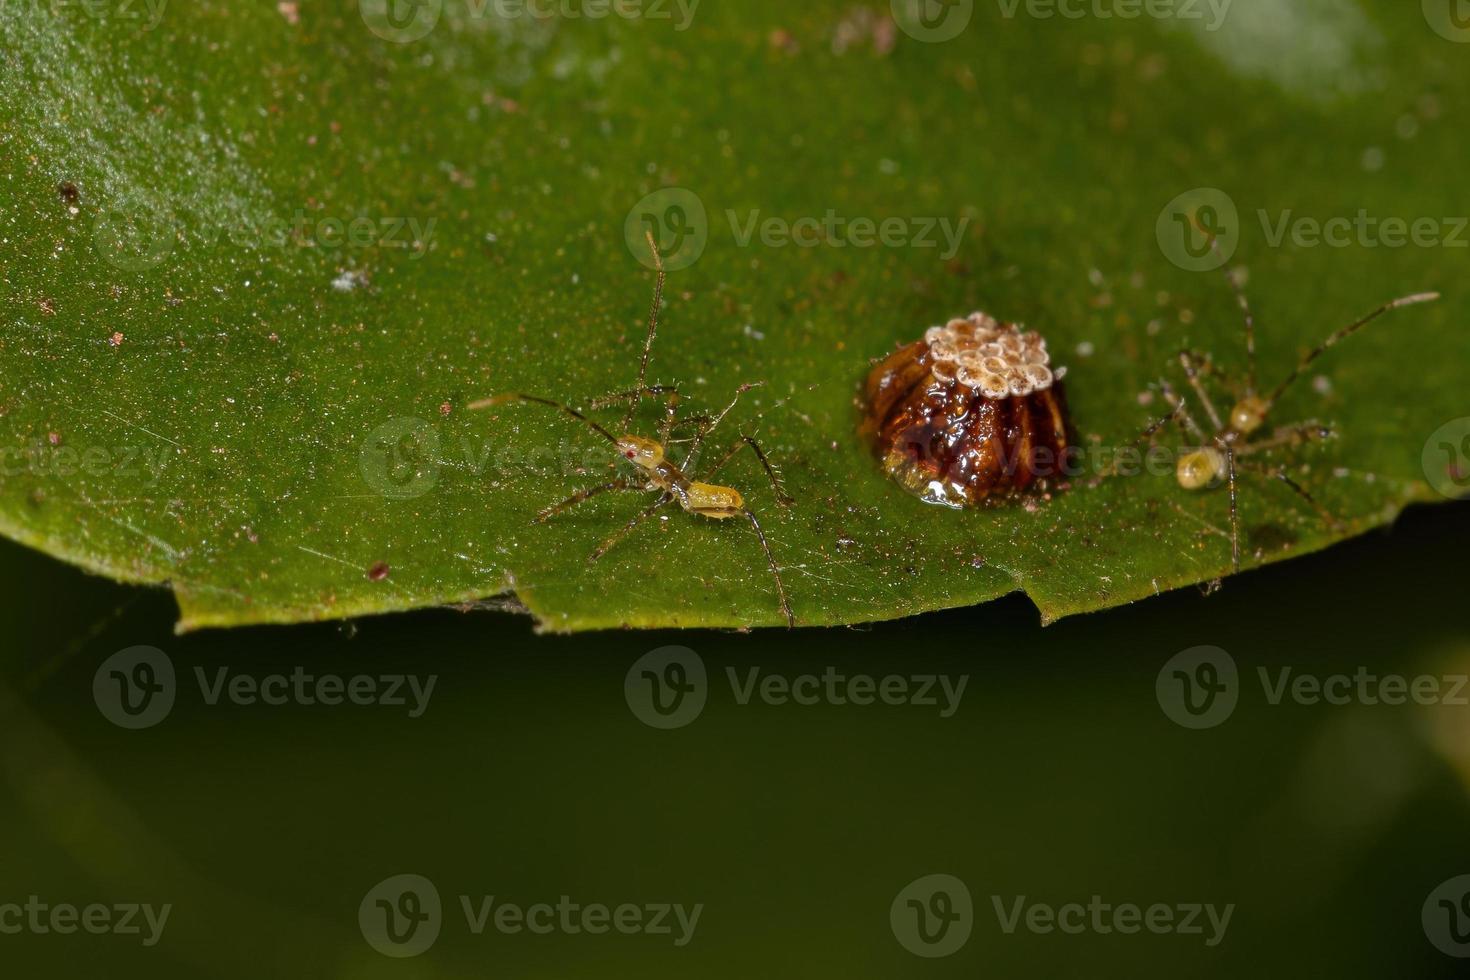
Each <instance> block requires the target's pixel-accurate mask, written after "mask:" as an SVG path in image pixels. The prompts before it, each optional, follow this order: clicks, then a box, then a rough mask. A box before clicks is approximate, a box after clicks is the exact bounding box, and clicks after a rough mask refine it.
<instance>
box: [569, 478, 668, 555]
mask: <svg viewBox="0 0 1470 980" xmlns="http://www.w3.org/2000/svg"><path fill="white" fill-rule="evenodd" d="M673 502H674V495H673V494H671V493H665V494H664V495H663V496H661V497H659V498H658V499H657V500H655V501H654V502H653V503H651V504H649V505H648V506H647V507H645V508H643V509H642V510H640V511H639V512H638V513H637V514H634V515H633V519H632V520H630V521H628V523H626V524H624V525H623V526H622V527H620V528H618V529H617V530H616V531H614V532H613V533H612V534H610V535H608V538H607V540H606V541H604V542H602V544H600V545H598V546H597V550H596V551H594V552H592V554H590V555H588V556H587V560H588V561H597V560H598V559H599V558H601V557H602V556H603V555H605V554H607V553H608V552H609V551H611V550H612V549H613V548H615V547H617V544H618V542H620V541H622V540H623V539H624V538H626V537H627V536H628V535H629V534H631V533H633V531H634V530H636V529H637V527H638V525H640V524H642V523H643V522H644V521H646V520H648V519H649V518H650V517H652V516H653V515H654V512H655V511H657V510H658V509H659V508H660V507H666V506H668V505H669V504H671V503H673Z"/></svg>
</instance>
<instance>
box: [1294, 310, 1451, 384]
mask: <svg viewBox="0 0 1470 980" xmlns="http://www.w3.org/2000/svg"><path fill="white" fill-rule="evenodd" d="M1437 299H1439V293H1415V294H1414V295H1413V296H1404V297H1402V298H1401V299H1396V300H1394V301H1393V302H1391V303H1384V304H1383V305H1382V306H1380V307H1379V308H1378V309H1376V310H1374V311H1373V312H1372V313H1369V314H1368V315H1367V316H1365V317H1363V318H1361V319H1359V320H1355V321H1353V322H1352V323H1350V324H1348V325H1347V326H1345V327H1343V328H1342V329H1341V330H1339V331H1337V332H1336V333H1334V334H1333V335H1332V336H1330V337H1328V338H1327V339H1326V340H1324V341H1323V342H1322V343H1320V344H1318V345H1317V347H1316V349H1315V350H1313V351H1312V352H1311V353H1310V354H1308V355H1307V356H1306V357H1304V358H1302V360H1301V363H1300V364H1298V365H1297V366H1296V367H1295V368H1293V369H1292V372H1291V373H1290V374H1288V375H1287V376H1286V380H1285V381H1282V382H1281V384H1279V385H1277V386H1276V390H1275V391H1273V392H1271V397H1270V398H1268V399H1267V400H1266V409H1267V411H1269V410H1270V409H1271V407H1272V406H1274V405H1275V404H1276V403H1277V402H1278V401H1280V400H1281V396H1282V395H1284V394H1286V389H1288V388H1290V387H1291V386H1292V385H1293V384H1295V383H1296V380H1297V379H1298V378H1300V377H1301V376H1302V373H1303V372H1304V371H1306V370H1307V368H1309V367H1311V366H1312V364H1313V363H1314V362H1315V361H1316V360H1317V358H1319V357H1321V356H1322V355H1323V354H1325V353H1327V352H1328V351H1329V350H1331V349H1332V348H1334V347H1336V346H1337V345H1338V344H1340V343H1342V342H1343V341H1344V340H1346V339H1347V338H1349V337H1351V336H1352V335H1353V334H1355V333H1357V332H1358V331H1359V330H1361V329H1363V328H1364V327H1366V326H1367V325H1368V324H1370V323H1372V322H1373V321H1374V320H1376V319H1378V318H1379V317H1381V316H1383V315H1384V314H1385V313H1390V312H1392V311H1393V310H1397V309H1401V308H1403V307H1405V306H1416V305H1418V304H1420V303H1433V302H1434V301H1435V300H1437Z"/></svg>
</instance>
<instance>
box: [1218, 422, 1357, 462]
mask: <svg viewBox="0 0 1470 980" xmlns="http://www.w3.org/2000/svg"><path fill="white" fill-rule="evenodd" d="M1336 436H1337V433H1336V432H1334V431H1333V430H1332V429H1331V428H1330V427H1329V426H1325V425H1323V424H1322V423H1321V422H1299V423H1297V424H1296V425H1288V426H1284V427H1283V428H1280V429H1277V430H1276V431H1275V432H1274V433H1273V434H1272V435H1271V438H1269V439H1258V440H1256V441H1255V442H1248V443H1245V444H1244V445H1242V446H1241V447H1240V448H1239V449H1237V450H1236V453H1237V454H1238V455H1240V456H1254V455H1256V454H1257V453H1263V452H1267V451H1269V450H1272V449H1280V448H1281V447H1283V446H1301V445H1305V444H1306V443H1309V442H1326V441H1327V440H1328V439H1333V438H1336Z"/></svg>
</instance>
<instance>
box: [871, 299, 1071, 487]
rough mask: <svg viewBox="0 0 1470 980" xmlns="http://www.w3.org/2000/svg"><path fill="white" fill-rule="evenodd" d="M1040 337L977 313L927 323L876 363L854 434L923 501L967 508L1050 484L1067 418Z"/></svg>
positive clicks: (1062, 453) (1056, 478)
mask: <svg viewBox="0 0 1470 980" xmlns="http://www.w3.org/2000/svg"><path fill="white" fill-rule="evenodd" d="M1050 361H1051V358H1050V355H1048V353H1047V350H1046V341H1045V340H1043V339H1042V338H1041V336H1040V335H1039V334H1036V333H1026V332H1023V331H1022V330H1021V328H1020V327H1019V326H1017V325H1016V324H1013V323H1000V322H998V321H996V320H995V319H994V318H992V317H989V316H986V315H985V314H983V313H976V314H974V315H972V316H970V317H969V318H968V319H964V320H951V321H950V322H949V323H948V324H946V325H945V326H942V327H931V328H930V329H929V330H928V331H926V332H925V334H924V339H923V340H920V341H916V342H915V343H912V344H909V345H908V346H906V347H903V348H900V349H899V350H897V351H895V352H894V353H893V354H891V355H889V356H888V357H887V358H885V359H884V360H883V361H881V362H879V363H878V365H877V366H875V367H874V368H873V370H872V372H871V373H870V374H869V375H868V380H867V385H866V391H865V396H866V404H865V416H864V419H863V424H862V432H863V435H864V436H865V437H866V438H868V439H869V440H870V441H871V442H872V444H873V447H874V449H875V450H876V452H877V454H878V459H879V461H880V463H881V465H882V467H883V470H884V471H885V472H886V473H887V474H888V475H889V476H891V477H892V478H893V479H894V480H896V481H897V482H898V484H899V485H900V486H902V487H903V488H904V489H905V490H907V491H908V492H909V493H912V494H914V495H915V496H916V497H919V498H920V499H922V500H925V501H927V502H929V503H932V504H943V505H945V506H947V507H974V506H979V505H982V504H993V503H1001V502H1005V501H1008V500H1012V499H1014V498H1016V497H1017V496H1020V495H1022V494H1025V493H1028V492H1037V493H1040V492H1045V491H1047V490H1050V489H1053V488H1055V487H1056V486H1057V485H1058V484H1059V483H1060V482H1061V477H1062V474H1063V471H1064V462H1065V459H1066V451H1067V447H1068V436H1067V433H1068V431H1069V426H1068V422H1067V410H1066V401H1065V398H1064V395H1063V392H1062V390H1061V384H1060V382H1061V374H1062V373H1064V372H1060V371H1059V372H1053V371H1052V369H1051V366H1050Z"/></svg>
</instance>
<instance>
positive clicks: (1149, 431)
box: [1089, 405, 1184, 487]
mask: <svg viewBox="0 0 1470 980" xmlns="http://www.w3.org/2000/svg"><path fill="white" fill-rule="evenodd" d="M1183 407H1184V406H1183V405H1175V406H1174V410H1173V411H1172V412H1170V413H1169V414H1168V415H1165V416H1163V417H1162V418H1157V419H1154V420H1153V421H1152V422H1150V423H1149V424H1148V426H1147V427H1146V428H1144V430H1143V432H1141V433H1139V435H1138V438H1136V439H1134V440H1133V441H1132V442H1131V443H1129V444H1128V445H1127V446H1125V447H1124V449H1125V450H1128V451H1132V450H1136V449H1138V447H1140V446H1142V445H1143V444H1144V443H1146V442H1151V441H1152V440H1153V437H1154V436H1155V435H1157V434H1158V432H1159V430H1160V429H1162V428H1163V427H1164V426H1166V425H1168V424H1169V423H1170V422H1173V421H1175V420H1176V419H1178V418H1179V413H1180V411H1181V410H1182V409H1183ZM1121 457H1122V453H1118V454H1116V455H1115V456H1114V457H1113V461H1112V462H1111V463H1109V464H1108V465H1107V466H1105V467H1103V469H1102V470H1101V471H1100V472H1099V473H1098V474H1097V476H1095V477H1093V478H1092V482H1091V483H1090V484H1089V485H1090V486H1094V487H1095V486H1098V485H1099V484H1100V483H1102V482H1103V481H1104V480H1108V479H1111V478H1112V477H1115V476H1117V475H1118V465H1119V459H1120V458H1121Z"/></svg>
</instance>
